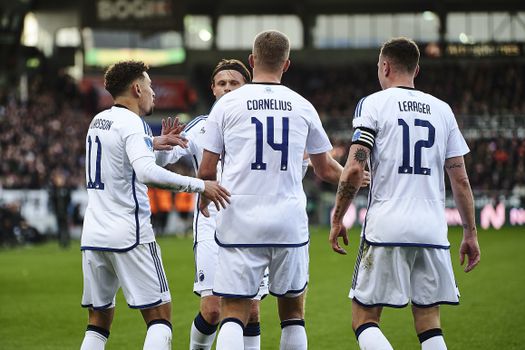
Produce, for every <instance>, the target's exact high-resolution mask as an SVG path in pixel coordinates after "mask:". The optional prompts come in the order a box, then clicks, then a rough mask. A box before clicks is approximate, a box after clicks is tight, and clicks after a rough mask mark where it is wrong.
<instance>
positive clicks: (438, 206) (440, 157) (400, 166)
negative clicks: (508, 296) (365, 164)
mask: <svg viewBox="0 0 525 350" xmlns="http://www.w3.org/2000/svg"><path fill="white" fill-rule="evenodd" d="M353 125H354V128H355V129H356V133H358V132H359V129H360V128H365V129H370V130H372V131H373V132H375V145H374V147H373V149H372V152H371V158H370V162H371V173H372V183H371V185H370V198H369V207H368V212H367V215H366V221H365V224H364V227H363V235H364V237H365V239H366V240H367V241H368V242H370V243H372V244H378V245H416V246H433V247H440V248H447V247H448V246H449V243H448V239H447V226H446V220H445V211H444V208H445V183H444V164H445V159H448V158H451V157H456V156H463V155H464V154H466V153H467V152H468V151H469V150H468V147H467V145H466V142H465V140H464V139H463V137H462V135H461V133H460V131H459V129H458V125H457V122H456V120H455V118H454V115H453V113H452V111H451V109H450V107H449V106H448V105H447V104H446V103H444V102H443V101H441V100H439V99H437V98H435V97H433V96H431V95H429V94H426V93H423V92H421V91H417V90H414V89H409V88H389V89H386V90H383V91H380V92H377V93H375V94H373V95H370V96H368V97H366V98H365V99H363V100H361V101H360V102H359V104H358V106H357V109H356V115H355V118H354V121H353ZM354 138H355V135H354Z"/></svg>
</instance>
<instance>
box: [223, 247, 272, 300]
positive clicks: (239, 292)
mask: <svg viewBox="0 0 525 350" xmlns="http://www.w3.org/2000/svg"><path fill="white" fill-rule="evenodd" d="M270 249H271V248H226V247H220V246H219V257H218V264H217V271H216V273H215V280H214V282H213V294H215V295H217V296H221V297H226V298H249V299H251V298H254V297H255V296H256V295H257V293H258V292H259V286H260V283H261V280H262V278H263V275H264V269H265V268H266V267H267V266H268V264H269V261H270V257H271V252H270Z"/></svg>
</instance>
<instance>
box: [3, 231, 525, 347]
mask: <svg viewBox="0 0 525 350" xmlns="http://www.w3.org/2000/svg"><path fill="white" fill-rule="evenodd" d="M479 236H480V244H481V251H482V258H481V264H480V265H479V266H478V267H477V268H476V269H475V270H474V271H472V272H470V273H469V274H465V273H464V272H463V271H462V270H461V267H460V266H459V263H458V258H457V256H458V253H457V250H458V245H459V242H460V239H461V232H460V231H459V230H457V229H453V230H451V232H450V235H449V237H450V241H451V243H452V250H451V253H452V260H453V263H454V268H455V269H456V278H457V283H458V286H459V288H460V291H461V294H462V298H461V304H460V306H456V307H453V306H444V307H442V327H443V329H444V333H445V337H446V338H445V339H446V341H447V344H448V348H449V349H458V350H459V349H461V350H464V349H468V350H470V349H505V350H511V349H523V348H524V345H523V344H524V343H525V316H524V315H525V297H524V293H525V273H523V268H524V267H525V254H524V247H525V229H524V228H507V229H503V230H500V231H493V230H488V231H480V233H479ZM327 242H328V232H327V229H314V230H312V245H311V250H310V256H311V261H310V287H309V291H308V297H307V302H306V327H307V332H308V340H309V348H310V349H313V350H318V349H323V350H332V349H334V350H335V349H358V347H357V344H356V342H355V338H354V335H353V332H352V330H351V326H350V305H351V303H350V301H349V299H348V298H347V294H348V291H349V287H350V281H351V277H352V271H353V265H354V260H355V255H356V247H357V245H358V234H357V230H356V229H353V230H352V231H351V233H350V242H351V246H350V248H349V249H348V255H347V256H339V255H337V254H335V253H332V251H331V250H330V247H329V245H328V243H327ZM159 244H160V245H161V247H162V258H163V261H164V266H165V268H166V272H167V277H168V280H169V283H170V288H171V292H172V297H173V316H172V318H173V349H188V331H189V327H190V324H191V321H192V319H193V317H194V316H195V314H196V312H197V307H198V302H199V299H198V298H197V297H196V296H195V295H194V294H193V293H192V285H193V253H192V242H191V238H177V237H166V238H160V239H159ZM73 245H74V248H72V249H70V250H66V251H64V250H61V249H59V248H58V247H57V244H55V242H51V243H48V244H46V245H43V246H36V247H23V248H19V249H15V250H0V349H4V350H11V349H12V350H25V349H39V350H46V349H49V350H51V349H52V350H60V349H68V350H71V349H78V348H79V347H80V342H81V341H82V337H83V334H84V329H85V326H86V320H87V312H86V311H85V310H84V309H82V308H81V307H80V297H81V291H82V272H81V265H80V252H79V250H78V249H77V247H75V245H76V246H78V242H73ZM382 321H383V324H382V329H383V332H384V333H385V335H386V336H387V337H388V338H389V339H390V341H391V343H392V345H393V346H394V348H395V349H404V350H407V349H408V350H410V349H419V348H420V347H419V343H418V341H417V338H416V336H415V334H414V331H413V327H412V319H411V314H410V308H405V309H401V310H398V309H385V311H384V314H383V320H382ZM261 329H262V349H264V350H275V349H278V348H279V345H278V344H279V336H280V327H279V321H278V319H277V316H276V303H275V298H273V297H271V296H269V297H267V298H266V299H265V300H264V301H263V303H262V315H261ZM145 331H146V329H145V326H144V324H143V321H142V318H141V316H140V313H139V312H138V311H136V310H130V309H128V307H127V305H126V302H125V300H124V299H123V297H122V295H121V294H119V296H118V299H117V311H116V316H115V322H114V324H113V328H112V329H111V336H110V339H109V342H108V344H107V346H106V349H108V350H111V349H115V350H116V349H142V342H143V339H144V335H145Z"/></svg>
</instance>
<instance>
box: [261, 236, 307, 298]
mask: <svg viewBox="0 0 525 350" xmlns="http://www.w3.org/2000/svg"><path fill="white" fill-rule="evenodd" d="M308 265H309V257H308V245H304V246H301V247H282V248H272V258H271V262H270V266H269V270H270V271H269V272H270V275H269V289H270V293H271V294H272V295H275V296H278V297H297V296H299V295H301V294H302V293H303V292H304V291H305V290H306V286H307V284H308V278H309V275H308Z"/></svg>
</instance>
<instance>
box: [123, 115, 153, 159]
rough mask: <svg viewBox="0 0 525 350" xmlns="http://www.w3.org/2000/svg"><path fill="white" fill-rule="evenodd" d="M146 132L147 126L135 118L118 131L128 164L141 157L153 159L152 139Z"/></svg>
mask: <svg viewBox="0 0 525 350" xmlns="http://www.w3.org/2000/svg"><path fill="white" fill-rule="evenodd" d="M148 130H149V127H148V125H147V124H146V123H145V122H143V121H142V119H140V118H136V117H135V118H130V120H129V121H126V123H124V125H123V126H122V128H121V129H120V134H121V137H122V139H123V140H124V142H125V145H126V146H125V147H126V153H127V155H128V158H129V161H130V163H133V162H134V161H135V160H137V159H139V158H142V157H152V158H155V153H154V152H153V137H151V136H150V135H149V134H148Z"/></svg>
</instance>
